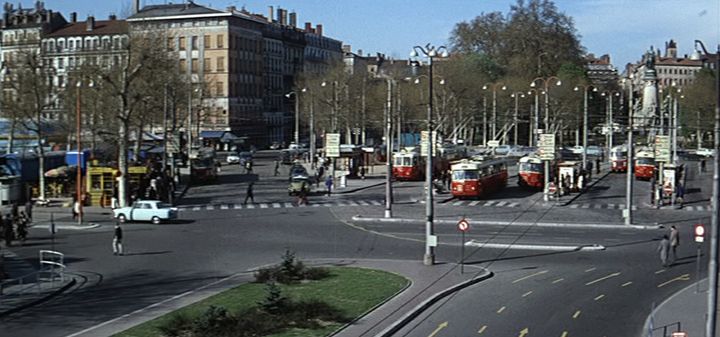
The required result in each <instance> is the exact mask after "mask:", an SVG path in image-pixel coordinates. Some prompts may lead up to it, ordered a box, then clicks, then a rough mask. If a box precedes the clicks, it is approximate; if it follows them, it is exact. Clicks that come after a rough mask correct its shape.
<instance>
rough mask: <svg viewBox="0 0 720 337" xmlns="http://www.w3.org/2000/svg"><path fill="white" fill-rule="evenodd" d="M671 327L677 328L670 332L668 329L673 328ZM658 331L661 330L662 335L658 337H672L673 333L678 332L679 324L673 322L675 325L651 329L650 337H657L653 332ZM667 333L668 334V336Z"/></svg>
mask: <svg viewBox="0 0 720 337" xmlns="http://www.w3.org/2000/svg"><path fill="white" fill-rule="evenodd" d="M673 326H677V328H675V331H672V330H671V329H669V328H670V327H673ZM659 330H662V335H661V336H660V337H672V333H673V332H680V330H681V325H680V322H675V323H670V324H665V325H663V326H661V327H657V328H655V329H652V337H657V336H656V335H655V331H659ZM668 331H669V332H670V334H669V335H668Z"/></svg>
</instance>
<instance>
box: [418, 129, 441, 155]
mask: <svg viewBox="0 0 720 337" xmlns="http://www.w3.org/2000/svg"><path fill="white" fill-rule="evenodd" d="M429 139H430V137H428V132H427V131H420V156H422V157H427V155H428V140H429ZM432 144H433V153H435V154H437V148H436V147H437V146H436V144H437V132H433V133H432Z"/></svg>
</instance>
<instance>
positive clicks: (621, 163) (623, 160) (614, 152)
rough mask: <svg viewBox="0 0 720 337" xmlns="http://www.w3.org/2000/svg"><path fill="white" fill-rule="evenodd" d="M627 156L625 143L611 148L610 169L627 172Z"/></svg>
mask: <svg viewBox="0 0 720 337" xmlns="http://www.w3.org/2000/svg"><path fill="white" fill-rule="evenodd" d="M627 158H628V156H627V147H626V146H625V145H621V146H616V147H613V148H612V149H610V170H611V171H613V172H626V171H627Z"/></svg>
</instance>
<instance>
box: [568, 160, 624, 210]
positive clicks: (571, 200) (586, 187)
mask: <svg viewBox="0 0 720 337" xmlns="http://www.w3.org/2000/svg"><path fill="white" fill-rule="evenodd" d="M610 173H613V172H612V170H610V169H609V168H608V170H607V172H605V174H603V176H602V177H600V178H598V179H595V180H594V181H593V182H592V183H590V185H587V186H585V189H583V191H582V192H580V193H578V194H577V195H575V196H573V197H572V198H570V200H568V201H566V202H560V203H559V205H560V206H567V205H570V204H571V203H572V202H573V201H575V200H577V198H579V197H580V196H581V195H583V194H585V191H587V190H589V189H591V188H592V187H593V186H595V185H596V184H597V183H599V182H600V181H601V180H603V179H605V178H606V177H607V176H609V175H610Z"/></svg>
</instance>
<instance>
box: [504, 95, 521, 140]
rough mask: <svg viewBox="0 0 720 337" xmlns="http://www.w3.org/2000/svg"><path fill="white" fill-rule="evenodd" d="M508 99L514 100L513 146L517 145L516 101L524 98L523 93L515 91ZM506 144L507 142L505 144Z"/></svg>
mask: <svg viewBox="0 0 720 337" xmlns="http://www.w3.org/2000/svg"><path fill="white" fill-rule="evenodd" d="M510 97H513V98H515V114H514V115H513V136H514V138H513V145H515V146H517V145H518V99H519V98H525V93H524V92H522V91H517V92H514V93H512V95H510ZM506 143H507V142H506Z"/></svg>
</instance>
